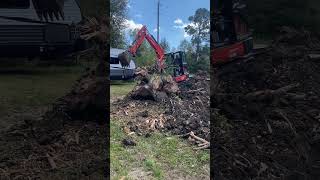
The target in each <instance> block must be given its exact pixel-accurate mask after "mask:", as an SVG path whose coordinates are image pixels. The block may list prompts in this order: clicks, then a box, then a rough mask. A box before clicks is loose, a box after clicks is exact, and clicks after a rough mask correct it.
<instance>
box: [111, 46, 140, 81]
mask: <svg viewBox="0 0 320 180" xmlns="http://www.w3.org/2000/svg"><path fill="white" fill-rule="evenodd" d="M124 51H126V50H124V49H116V48H110V79H111V80H128V79H132V78H134V73H135V70H136V65H135V63H134V61H133V60H130V63H129V66H128V67H122V65H121V64H120V60H119V58H118V55H119V54H121V53H123V52H124Z"/></svg>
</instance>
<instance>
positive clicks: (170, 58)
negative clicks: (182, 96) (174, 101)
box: [165, 51, 188, 82]
mask: <svg viewBox="0 0 320 180" xmlns="http://www.w3.org/2000/svg"><path fill="white" fill-rule="evenodd" d="M165 57H166V62H168V64H167V66H168V67H172V68H170V69H172V71H173V72H172V73H173V77H174V79H175V81H176V82H181V81H185V80H186V79H188V73H187V62H186V54H185V52H183V51H177V52H171V53H167V54H165Z"/></svg>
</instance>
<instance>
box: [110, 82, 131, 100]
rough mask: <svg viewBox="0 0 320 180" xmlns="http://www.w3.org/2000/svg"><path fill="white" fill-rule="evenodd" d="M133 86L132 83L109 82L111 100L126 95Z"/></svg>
mask: <svg viewBox="0 0 320 180" xmlns="http://www.w3.org/2000/svg"><path fill="white" fill-rule="evenodd" d="M135 85H136V83H135V82H134V81H111V87H110V95H111V98H113V97H119V96H124V95H127V94H128V93H129V92H130V91H132V89H133V88H134V86H135Z"/></svg>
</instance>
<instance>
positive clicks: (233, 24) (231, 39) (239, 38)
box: [211, 0, 253, 65]
mask: <svg viewBox="0 0 320 180" xmlns="http://www.w3.org/2000/svg"><path fill="white" fill-rule="evenodd" d="M245 8H246V5H245V4H243V3H242V2H241V0H214V1H213V25H212V26H211V28H212V29H211V31H212V33H211V34H212V36H213V37H212V38H213V51H212V57H211V60H212V64H213V65H217V64H224V63H227V62H230V61H232V60H235V59H247V58H248V57H250V56H251V52H252V49H253V39H252V33H251V31H250V30H249V27H248V23H247V21H246V18H245V17H244V14H245Z"/></svg>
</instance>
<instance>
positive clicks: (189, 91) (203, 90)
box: [114, 72, 210, 140]
mask: <svg viewBox="0 0 320 180" xmlns="http://www.w3.org/2000/svg"><path fill="white" fill-rule="evenodd" d="M209 82H210V79H209V77H208V74H207V73H205V72H199V73H198V74H195V75H194V77H192V78H190V79H189V80H187V81H185V82H181V83H179V89H180V92H179V93H178V94H176V95H170V96H169V97H167V98H166V99H162V100H161V102H159V101H154V100H145V99H136V98H132V97H131V94H130V93H129V95H127V96H126V97H125V98H124V99H121V100H120V101H118V102H114V104H115V106H116V107H117V109H118V111H117V112H116V115H117V116H118V117H125V116H130V118H126V119H130V121H128V122H127V126H128V128H129V129H130V131H132V132H136V133H138V134H144V135H145V134H148V133H152V132H153V131H162V132H170V133H172V134H174V135H184V136H185V137H187V138H188V137H189V136H188V135H187V134H188V133H190V132H191V131H192V132H193V133H194V134H195V135H197V136H199V137H201V138H204V139H207V140H209V139H210V108H209V103H210V100H209V97H210V96H209V89H210V88H209Z"/></svg>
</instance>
